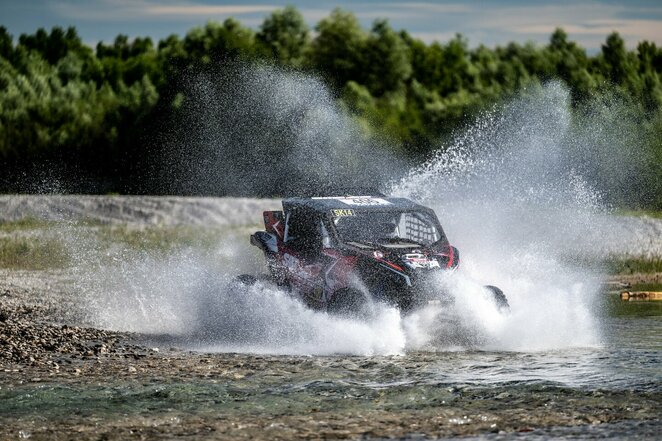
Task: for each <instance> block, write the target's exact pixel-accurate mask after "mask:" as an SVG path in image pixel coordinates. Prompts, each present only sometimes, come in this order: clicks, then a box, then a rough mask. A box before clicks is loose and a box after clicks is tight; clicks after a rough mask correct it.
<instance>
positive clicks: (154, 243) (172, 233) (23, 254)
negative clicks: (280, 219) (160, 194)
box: [0, 219, 252, 270]
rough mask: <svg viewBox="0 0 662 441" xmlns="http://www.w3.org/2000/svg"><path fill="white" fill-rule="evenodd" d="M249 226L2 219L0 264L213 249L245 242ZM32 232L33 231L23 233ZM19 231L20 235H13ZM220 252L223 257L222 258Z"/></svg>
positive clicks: (103, 260) (29, 265)
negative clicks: (113, 223)
mask: <svg viewBox="0 0 662 441" xmlns="http://www.w3.org/2000/svg"><path fill="white" fill-rule="evenodd" d="M249 230H250V231H252V230H251V229H250V228H248V227H230V228H228V227H222V228H221V227H213V228H209V227H202V226H167V227H166V226H143V227H135V226H126V225H121V226H116V225H114V226H112V225H99V224H97V223H89V222H76V223H63V222H47V221H40V220H34V219H27V220H24V221H17V222H4V223H2V224H0V231H2V232H3V233H5V234H4V235H2V236H0V268H9V269H27V270H40V269H54V268H65V267H67V266H69V265H77V264H79V263H81V262H82V261H81V259H83V260H84V262H85V263H90V264H94V263H98V264H102V265H105V264H109V263H110V262H112V261H113V260H114V259H115V260H116V259H117V258H118V257H120V258H124V257H126V256H127V255H126V253H127V252H129V253H136V255H139V254H149V255H150V256H152V257H155V258H161V257H166V256H168V255H171V254H172V253H175V252H177V251H182V250H195V251H196V252H210V251H214V250H216V249H217V248H218V247H219V244H221V243H228V244H236V243H237V242H238V241H242V240H244V241H245V244H246V247H247V248H248V233H247V232H248V231H249ZM26 232H28V233H29V234H25V233H26ZM13 233H16V234H13ZM220 257H221V256H219V258H220Z"/></svg>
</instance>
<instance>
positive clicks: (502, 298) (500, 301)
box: [485, 285, 510, 311]
mask: <svg viewBox="0 0 662 441" xmlns="http://www.w3.org/2000/svg"><path fill="white" fill-rule="evenodd" d="M485 288H487V289H488V290H489V291H490V293H491V294H492V299H493V300H494V303H496V305H497V308H499V311H510V305H509V304H508V299H507V298H506V295H505V294H504V293H503V291H501V290H500V289H499V288H497V287H496V286H492V285H485Z"/></svg>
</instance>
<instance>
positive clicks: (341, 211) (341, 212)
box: [331, 208, 354, 217]
mask: <svg viewBox="0 0 662 441" xmlns="http://www.w3.org/2000/svg"><path fill="white" fill-rule="evenodd" d="M331 213H333V215H334V216H335V217H343V216H354V210H352V209H350V208H338V209H335V210H331Z"/></svg>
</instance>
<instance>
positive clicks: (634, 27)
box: [0, 0, 662, 53]
mask: <svg viewBox="0 0 662 441" xmlns="http://www.w3.org/2000/svg"><path fill="white" fill-rule="evenodd" d="M287 4H291V5H294V6H296V7H297V9H299V11H301V13H302V14H303V16H304V18H305V19H306V22H307V23H308V25H309V26H310V27H311V28H314V26H315V24H316V23H317V22H318V21H320V20H321V19H322V18H324V17H326V16H328V15H329V13H330V11H331V10H332V9H333V8H335V7H341V8H343V9H345V10H349V11H352V12H354V13H355V15H356V16H357V17H358V18H359V20H360V21H361V23H362V24H363V26H364V27H366V28H369V27H370V26H371V24H372V23H373V21H374V20H375V19H383V18H385V19H387V20H388V21H389V23H390V24H391V25H392V26H393V27H394V28H395V29H397V30H399V29H405V30H407V31H408V32H409V33H411V34H412V35H413V36H415V37H417V38H420V39H422V40H424V41H425V42H428V43H429V42H432V41H435V40H436V41H441V42H445V41H447V40H449V39H450V38H452V37H453V36H454V35H455V34H456V33H460V34H462V35H463V36H464V37H466V38H467V39H468V40H469V45H470V46H472V47H475V46H478V45H480V44H484V45H486V46H489V47H494V46H496V45H504V44H507V43H509V42H511V41H516V42H520V43H524V42H527V41H533V42H536V43H538V44H545V43H547V42H548V40H549V35H550V34H551V33H552V32H553V31H554V29H555V28H556V27H562V28H564V29H565V31H566V32H567V33H568V34H569V36H570V38H571V39H572V40H574V41H577V42H578V43H579V44H580V45H581V46H583V47H584V48H586V49H587V50H588V51H589V53H594V52H597V51H599V50H600V45H601V44H602V43H603V42H604V41H605V38H606V36H607V35H608V34H609V33H611V32H613V31H618V32H619V33H620V34H621V36H622V37H623V38H624V39H625V41H626V44H627V45H628V46H629V47H631V48H632V47H635V46H636V45H637V42H639V41H641V40H648V41H653V42H655V43H657V44H658V45H659V46H662V0H634V1H613V0H575V1H566V0H556V1H543V0H530V1H524V0H483V1H461V0H452V1H416V2H405V1H395V0H379V1H377V0H357V1H349V0H339V1H336V2H326V1H316V0H308V1H297V0H291V1H288V2H277V1H270V0H254V1H247V2H240V1H237V0H234V1H232V0H227V1H226V0H216V1H214V0H161V1H157V0H0V25H1V26H5V27H6V28H7V29H8V30H9V32H10V33H11V34H13V35H14V38H15V39H16V38H17V37H18V36H19V35H20V34H22V33H34V32H35V31H36V30H37V29H38V28H39V27H45V28H47V29H50V28H51V27H53V26H62V27H67V26H75V27H76V29H77V30H78V33H79V35H80V36H81V38H82V39H83V41H84V42H85V43H87V44H89V45H91V46H94V45H96V43H97V42H99V41H104V42H111V41H113V40H114V39H115V37H116V36H117V35H118V34H120V33H121V34H126V35H128V36H129V37H132V38H133V37H145V36H149V37H151V38H152V39H154V40H159V39H162V38H164V37H166V36H168V35H170V34H173V33H174V34H179V35H180V36H184V35H185V34H186V32H188V30H190V29H191V28H192V27H194V26H199V25H204V24H205V23H206V22H207V21H210V20H215V21H223V20H225V19H226V18H227V17H234V18H236V19H238V20H239V21H240V22H241V23H242V24H243V25H245V26H249V27H252V28H254V29H256V30H257V29H258V28H259V26H260V24H261V23H262V21H263V20H264V18H265V16H267V15H268V14H269V13H270V12H271V11H273V10H275V9H278V8H282V7H284V6H285V5H287Z"/></svg>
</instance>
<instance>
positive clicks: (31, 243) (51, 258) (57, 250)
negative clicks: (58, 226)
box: [0, 237, 69, 270]
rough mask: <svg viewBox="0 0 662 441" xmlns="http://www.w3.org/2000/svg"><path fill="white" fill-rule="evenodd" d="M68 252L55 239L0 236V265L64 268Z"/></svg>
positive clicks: (7, 266)
mask: <svg viewBox="0 0 662 441" xmlns="http://www.w3.org/2000/svg"><path fill="white" fill-rule="evenodd" d="M68 264H69V254H68V253H67V250H66V249H65V247H64V246H62V244H61V243H59V242H58V241H55V240H44V239H35V238H5V237H3V238H0V267H2V268H10V269H28V270H44V269H53V268H64V267H66V266H67V265H68Z"/></svg>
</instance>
